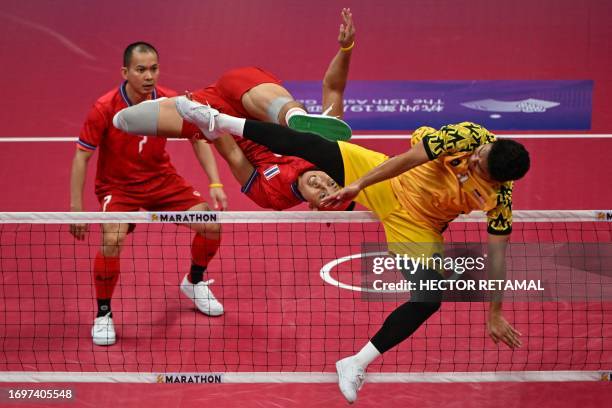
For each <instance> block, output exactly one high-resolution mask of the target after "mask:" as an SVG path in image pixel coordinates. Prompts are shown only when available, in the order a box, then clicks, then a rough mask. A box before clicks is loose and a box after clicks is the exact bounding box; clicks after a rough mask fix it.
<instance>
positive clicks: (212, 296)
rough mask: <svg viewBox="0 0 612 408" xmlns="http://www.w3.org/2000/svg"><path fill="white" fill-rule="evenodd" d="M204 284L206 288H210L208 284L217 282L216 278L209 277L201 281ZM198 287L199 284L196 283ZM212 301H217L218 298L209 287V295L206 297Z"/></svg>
mask: <svg viewBox="0 0 612 408" xmlns="http://www.w3.org/2000/svg"><path fill="white" fill-rule="evenodd" d="M201 283H202V285H203V286H206V289H208V286H210V285H212V284H213V283H215V280H214V279H209V280H207V281H203V282H201ZM196 287H197V285H196ZM206 299H208V300H210V301H215V302H216V301H217V298H216V297H215V295H214V294H213V293H212V291H211V290H210V289H208V297H207V298H206Z"/></svg>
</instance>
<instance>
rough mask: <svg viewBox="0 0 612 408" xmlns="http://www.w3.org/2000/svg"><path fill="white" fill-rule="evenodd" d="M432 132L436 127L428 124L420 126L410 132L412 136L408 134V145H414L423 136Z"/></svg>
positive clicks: (434, 131)
mask: <svg viewBox="0 0 612 408" xmlns="http://www.w3.org/2000/svg"><path fill="white" fill-rule="evenodd" d="M432 133H436V129H434V128H432V127H429V126H421V127H420V128H418V129H417V130H415V131H414V132H412V136H410V146H412V147H414V146H415V145H416V144H418V143H419V142H420V141H421V140H423V138H424V137H425V136H427V135H430V134H432Z"/></svg>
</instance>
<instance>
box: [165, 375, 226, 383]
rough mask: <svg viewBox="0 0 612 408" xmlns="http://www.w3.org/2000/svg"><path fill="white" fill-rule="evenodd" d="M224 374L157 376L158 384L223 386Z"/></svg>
mask: <svg viewBox="0 0 612 408" xmlns="http://www.w3.org/2000/svg"><path fill="white" fill-rule="evenodd" d="M222 382H223V375H222V374H210V373H203V374H157V383H158V384H221V383H222Z"/></svg>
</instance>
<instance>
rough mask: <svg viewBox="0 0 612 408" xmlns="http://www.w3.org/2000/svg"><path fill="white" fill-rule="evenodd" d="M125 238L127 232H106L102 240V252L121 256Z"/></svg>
mask: <svg viewBox="0 0 612 408" xmlns="http://www.w3.org/2000/svg"><path fill="white" fill-rule="evenodd" d="M124 240H125V234H121V233H119V232H118V233H112V234H104V238H103V241H102V254H103V255H104V256H107V257H108V256H119V254H120V253H121V248H122V246H123V241H124Z"/></svg>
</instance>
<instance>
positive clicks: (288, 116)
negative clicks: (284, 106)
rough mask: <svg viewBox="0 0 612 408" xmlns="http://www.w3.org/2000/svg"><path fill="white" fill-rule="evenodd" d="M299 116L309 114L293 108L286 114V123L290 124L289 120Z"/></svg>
mask: <svg viewBox="0 0 612 408" xmlns="http://www.w3.org/2000/svg"><path fill="white" fill-rule="evenodd" d="M297 115H308V112H306V111H305V110H304V109H302V108H298V107H295V108H291V109H289V110H288V111H287V113H285V123H289V118H291V117H292V116H297Z"/></svg>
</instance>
